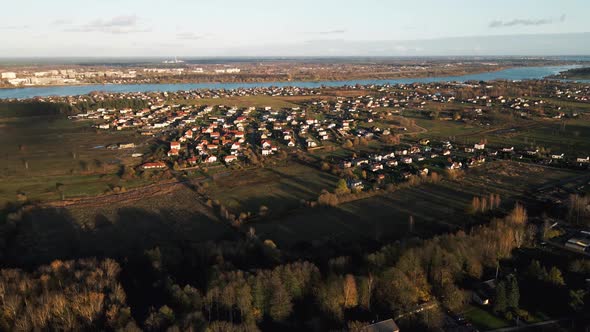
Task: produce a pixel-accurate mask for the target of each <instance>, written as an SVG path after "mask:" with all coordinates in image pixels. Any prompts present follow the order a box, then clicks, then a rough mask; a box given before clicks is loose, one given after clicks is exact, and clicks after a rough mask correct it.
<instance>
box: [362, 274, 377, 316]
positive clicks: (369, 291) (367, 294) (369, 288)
mask: <svg viewBox="0 0 590 332" xmlns="http://www.w3.org/2000/svg"><path fill="white" fill-rule="evenodd" d="M374 288H375V279H374V278H373V275H372V274H371V273H369V275H368V276H367V277H363V278H361V279H360V285H359V294H358V295H359V304H360V305H361V307H363V308H365V309H366V310H369V311H370V310H371V299H372V296H373V290H374Z"/></svg>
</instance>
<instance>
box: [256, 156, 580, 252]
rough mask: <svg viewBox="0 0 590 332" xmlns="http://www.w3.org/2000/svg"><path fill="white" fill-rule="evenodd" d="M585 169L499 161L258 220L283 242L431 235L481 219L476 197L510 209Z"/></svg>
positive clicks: (258, 229) (259, 226)
mask: <svg viewBox="0 0 590 332" xmlns="http://www.w3.org/2000/svg"><path fill="white" fill-rule="evenodd" d="M578 175H579V173H576V172H572V171H567V170H556V169H547V168H543V167H541V166H534V165H526V164H519V163H514V162H495V163H491V164H488V165H485V166H483V167H481V168H478V169H474V170H472V171H470V172H469V173H468V174H467V175H466V177H465V178H464V179H462V180H461V181H460V182H452V181H443V182H441V183H438V184H424V185H420V186H417V187H412V188H407V189H401V190H398V191H396V192H393V193H388V194H384V195H378V196H374V197H371V198H367V199H362V200H357V201H353V202H349V203H345V204H340V205H338V206H337V207H333V208H332V207H317V208H303V209H300V210H298V211H296V213H291V214H289V215H286V216H284V217H282V218H277V219H271V220H269V221H261V222H258V223H255V225H254V227H255V228H256V232H257V234H259V235H261V236H263V237H266V238H270V239H272V240H273V241H275V242H276V243H277V244H279V245H283V246H289V245H294V244H296V243H298V242H313V241H316V240H317V241H326V240H333V241H335V242H336V241H339V242H343V243H346V242H351V241H358V240H364V241H372V240H393V239H399V238H401V237H404V236H406V235H410V234H411V233H410V230H409V223H408V221H409V218H410V216H412V217H413V218H414V226H413V233H412V234H419V235H428V234H434V233H437V232H440V231H445V230H449V229H451V230H452V229H456V228H457V227H463V226H466V225H467V224H469V223H471V222H474V220H475V221H477V220H478V219H480V218H473V217H472V216H471V215H469V214H466V211H467V209H468V208H469V206H470V203H471V201H472V199H473V197H474V196H483V195H489V194H490V193H495V194H500V196H501V197H502V201H503V203H504V207H505V208H506V209H510V208H512V207H513V204H514V199H516V198H519V197H521V195H523V194H524V193H525V192H526V191H527V190H530V189H533V188H535V187H537V186H540V185H542V184H544V183H547V182H549V181H555V180H559V179H564V178H569V177H574V176H578Z"/></svg>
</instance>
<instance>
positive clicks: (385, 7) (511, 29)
mask: <svg viewBox="0 0 590 332" xmlns="http://www.w3.org/2000/svg"><path fill="white" fill-rule="evenodd" d="M0 6H1V7H0V8H1V9H2V10H1V11H0V57H56V56H96V57H100V56H156V57H162V56H175V55H176V56H179V57H182V56H185V57H188V56H203V57H210V56H354V55H363V56H365V55H369V56H370V55H373V56H404V55H407V56H415V55H424V56H426V55H590V42H589V41H590V20H588V13H590V1H588V0H493V1H491V0H412V1H395V0H363V1H358V0H354V1H350V0H339V1H335V0H298V1H280V0H248V1H245V0H216V1H203V0H166V1H164V0H83V1H82V0H76V1H74V0H52V1H46V0H19V1H9V0H0Z"/></svg>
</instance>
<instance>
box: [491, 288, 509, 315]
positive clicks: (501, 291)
mask: <svg viewBox="0 0 590 332" xmlns="http://www.w3.org/2000/svg"><path fill="white" fill-rule="evenodd" d="M507 307H508V300H507V299H506V284H505V282H504V281H500V282H499V283H498V285H497V286H496V296H495V297H494V308H493V309H494V312H495V313H501V312H505V311H506V309H507Z"/></svg>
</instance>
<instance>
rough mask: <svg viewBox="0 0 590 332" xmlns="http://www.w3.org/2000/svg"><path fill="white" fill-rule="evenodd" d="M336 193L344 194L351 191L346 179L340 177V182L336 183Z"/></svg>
mask: <svg viewBox="0 0 590 332" xmlns="http://www.w3.org/2000/svg"><path fill="white" fill-rule="evenodd" d="M334 193H335V194H336V195H343V194H348V193H350V189H348V185H347V184H346V180H344V179H340V180H338V184H336V190H334Z"/></svg>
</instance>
